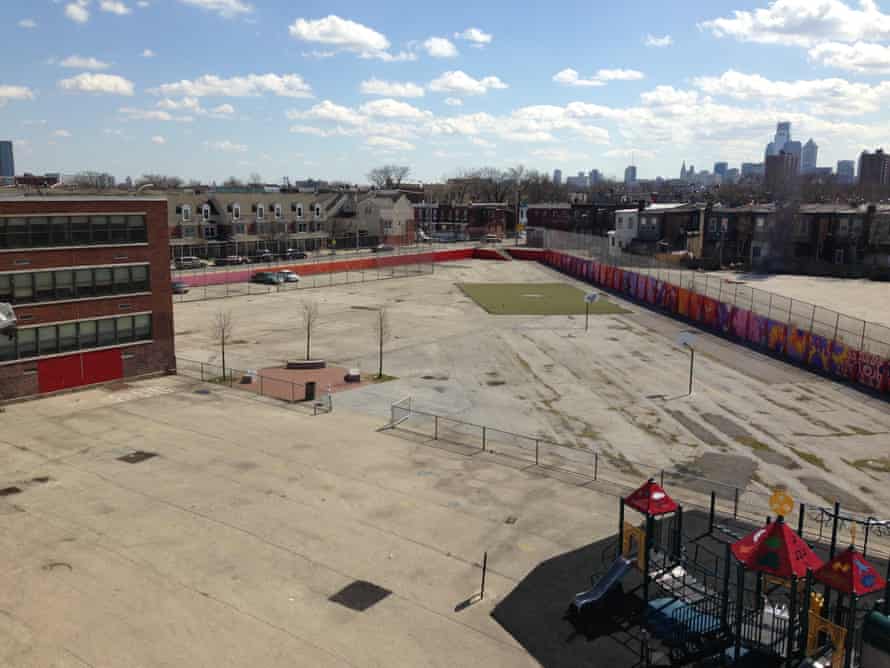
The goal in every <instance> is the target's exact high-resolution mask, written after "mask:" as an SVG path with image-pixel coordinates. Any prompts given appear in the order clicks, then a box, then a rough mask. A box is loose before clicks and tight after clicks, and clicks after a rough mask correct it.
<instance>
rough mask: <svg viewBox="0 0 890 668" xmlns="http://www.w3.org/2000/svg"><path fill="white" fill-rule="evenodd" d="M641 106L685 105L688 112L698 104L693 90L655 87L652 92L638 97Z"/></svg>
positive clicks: (696, 95) (696, 94)
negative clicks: (641, 103) (641, 102)
mask: <svg viewBox="0 0 890 668" xmlns="http://www.w3.org/2000/svg"><path fill="white" fill-rule="evenodd" d="M640 99H641V100H642V101H643V104H645V105H649V106H653V107H671V106H678V105H686V106H687V107H688V108H689V109H690V110H691V109H693V108H694V105H696V104H698V93H697V92H696V91H694V90H678V89H676V88H674V87H673V86H656V87H655V89H654V90H650V91H647V92H645V93H642V94H641V95H640Z"/></svg>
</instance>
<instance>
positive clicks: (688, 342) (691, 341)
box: [677, 331, 695, 396]
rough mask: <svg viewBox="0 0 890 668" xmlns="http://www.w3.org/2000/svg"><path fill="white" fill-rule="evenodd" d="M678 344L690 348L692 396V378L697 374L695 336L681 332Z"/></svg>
mask: <svg viewBox="0 0 890 668" xmlns="http://www.w3.org/2000/svg"><path fill="white" fill-rule="evenodd" d="M677 344H678V345H680V346H682V347H683V348H689V395H690V396H692V378H693V374H694V373H695V334H694V333H692V332H685V331H684V332H680V333H679V334H678V335H677Z"/></svg>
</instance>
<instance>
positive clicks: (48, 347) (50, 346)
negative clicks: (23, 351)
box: [37, 325, 59, 355]
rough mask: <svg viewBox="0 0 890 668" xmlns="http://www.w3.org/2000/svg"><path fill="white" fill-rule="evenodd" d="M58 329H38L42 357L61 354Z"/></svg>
mask: <svg viewBox="0 0 890 668" xmlns="http://www.w3.org/2000/svg"><path fill="white" fill-rule="evenodd" d="M57 329H58V328H57V327H56V326H55V325H49V326H48V327H38V329H37V342H38V345H39V346H40V354H41V355H54V354H55V353H57V352H59V340H58V332H57V331H56V330H57Z"/></svg>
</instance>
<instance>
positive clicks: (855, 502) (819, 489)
mask: <svg viewBox="0 0 890 668" xmlns="http://www.w3.org/2000/svg"><path fill="white" fill-rule="evenodd" d="M800 481H801V482H802V483H803V484H804V485H806V486H807V489H808V490H810V491H811V492H813V493H814V494H818V495H819V496H821V497H822V498H823V499H825V500H826V501H828V502H829V503H834V502H835V501H839V502H840V504H841V508H843V509H845V510H852V511H853V512H855V513H870V512H872V509H871V507H870V506H869V505H868V504H866V503H864V502H863V501H861V500H860V499H859V497H857V496H854V495H853V494H851V493H850V492H848V491H847V490H845V489H841V488H840V487H838V486H837V485H835V484H834V483H830V482H828V481H827V480H823V479H822V478H810V477H806V478H801V479H800Z"/></svg>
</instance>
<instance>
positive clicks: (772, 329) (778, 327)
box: [766, 320, 788, 354]
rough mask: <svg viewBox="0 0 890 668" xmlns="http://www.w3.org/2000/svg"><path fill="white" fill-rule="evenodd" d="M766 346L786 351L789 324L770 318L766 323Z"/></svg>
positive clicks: (778, 352) (777, 352) (773, 349)
mask: <svg viewBox="0 0 890 668" xmlns="http://www.w3.org/2000/svg"><path fill="white" fill-rule="evenodd" d="M766 331H767V339H766V346H767V348H769V349H770V350H771V351H772V352H774V353H776V354H781V353H784V352H785V341H786V339H787V338H788V325H786V324H785V323H784V322H777V321H775V320H770V321H768V322H767V325H766Z"/></svg>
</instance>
